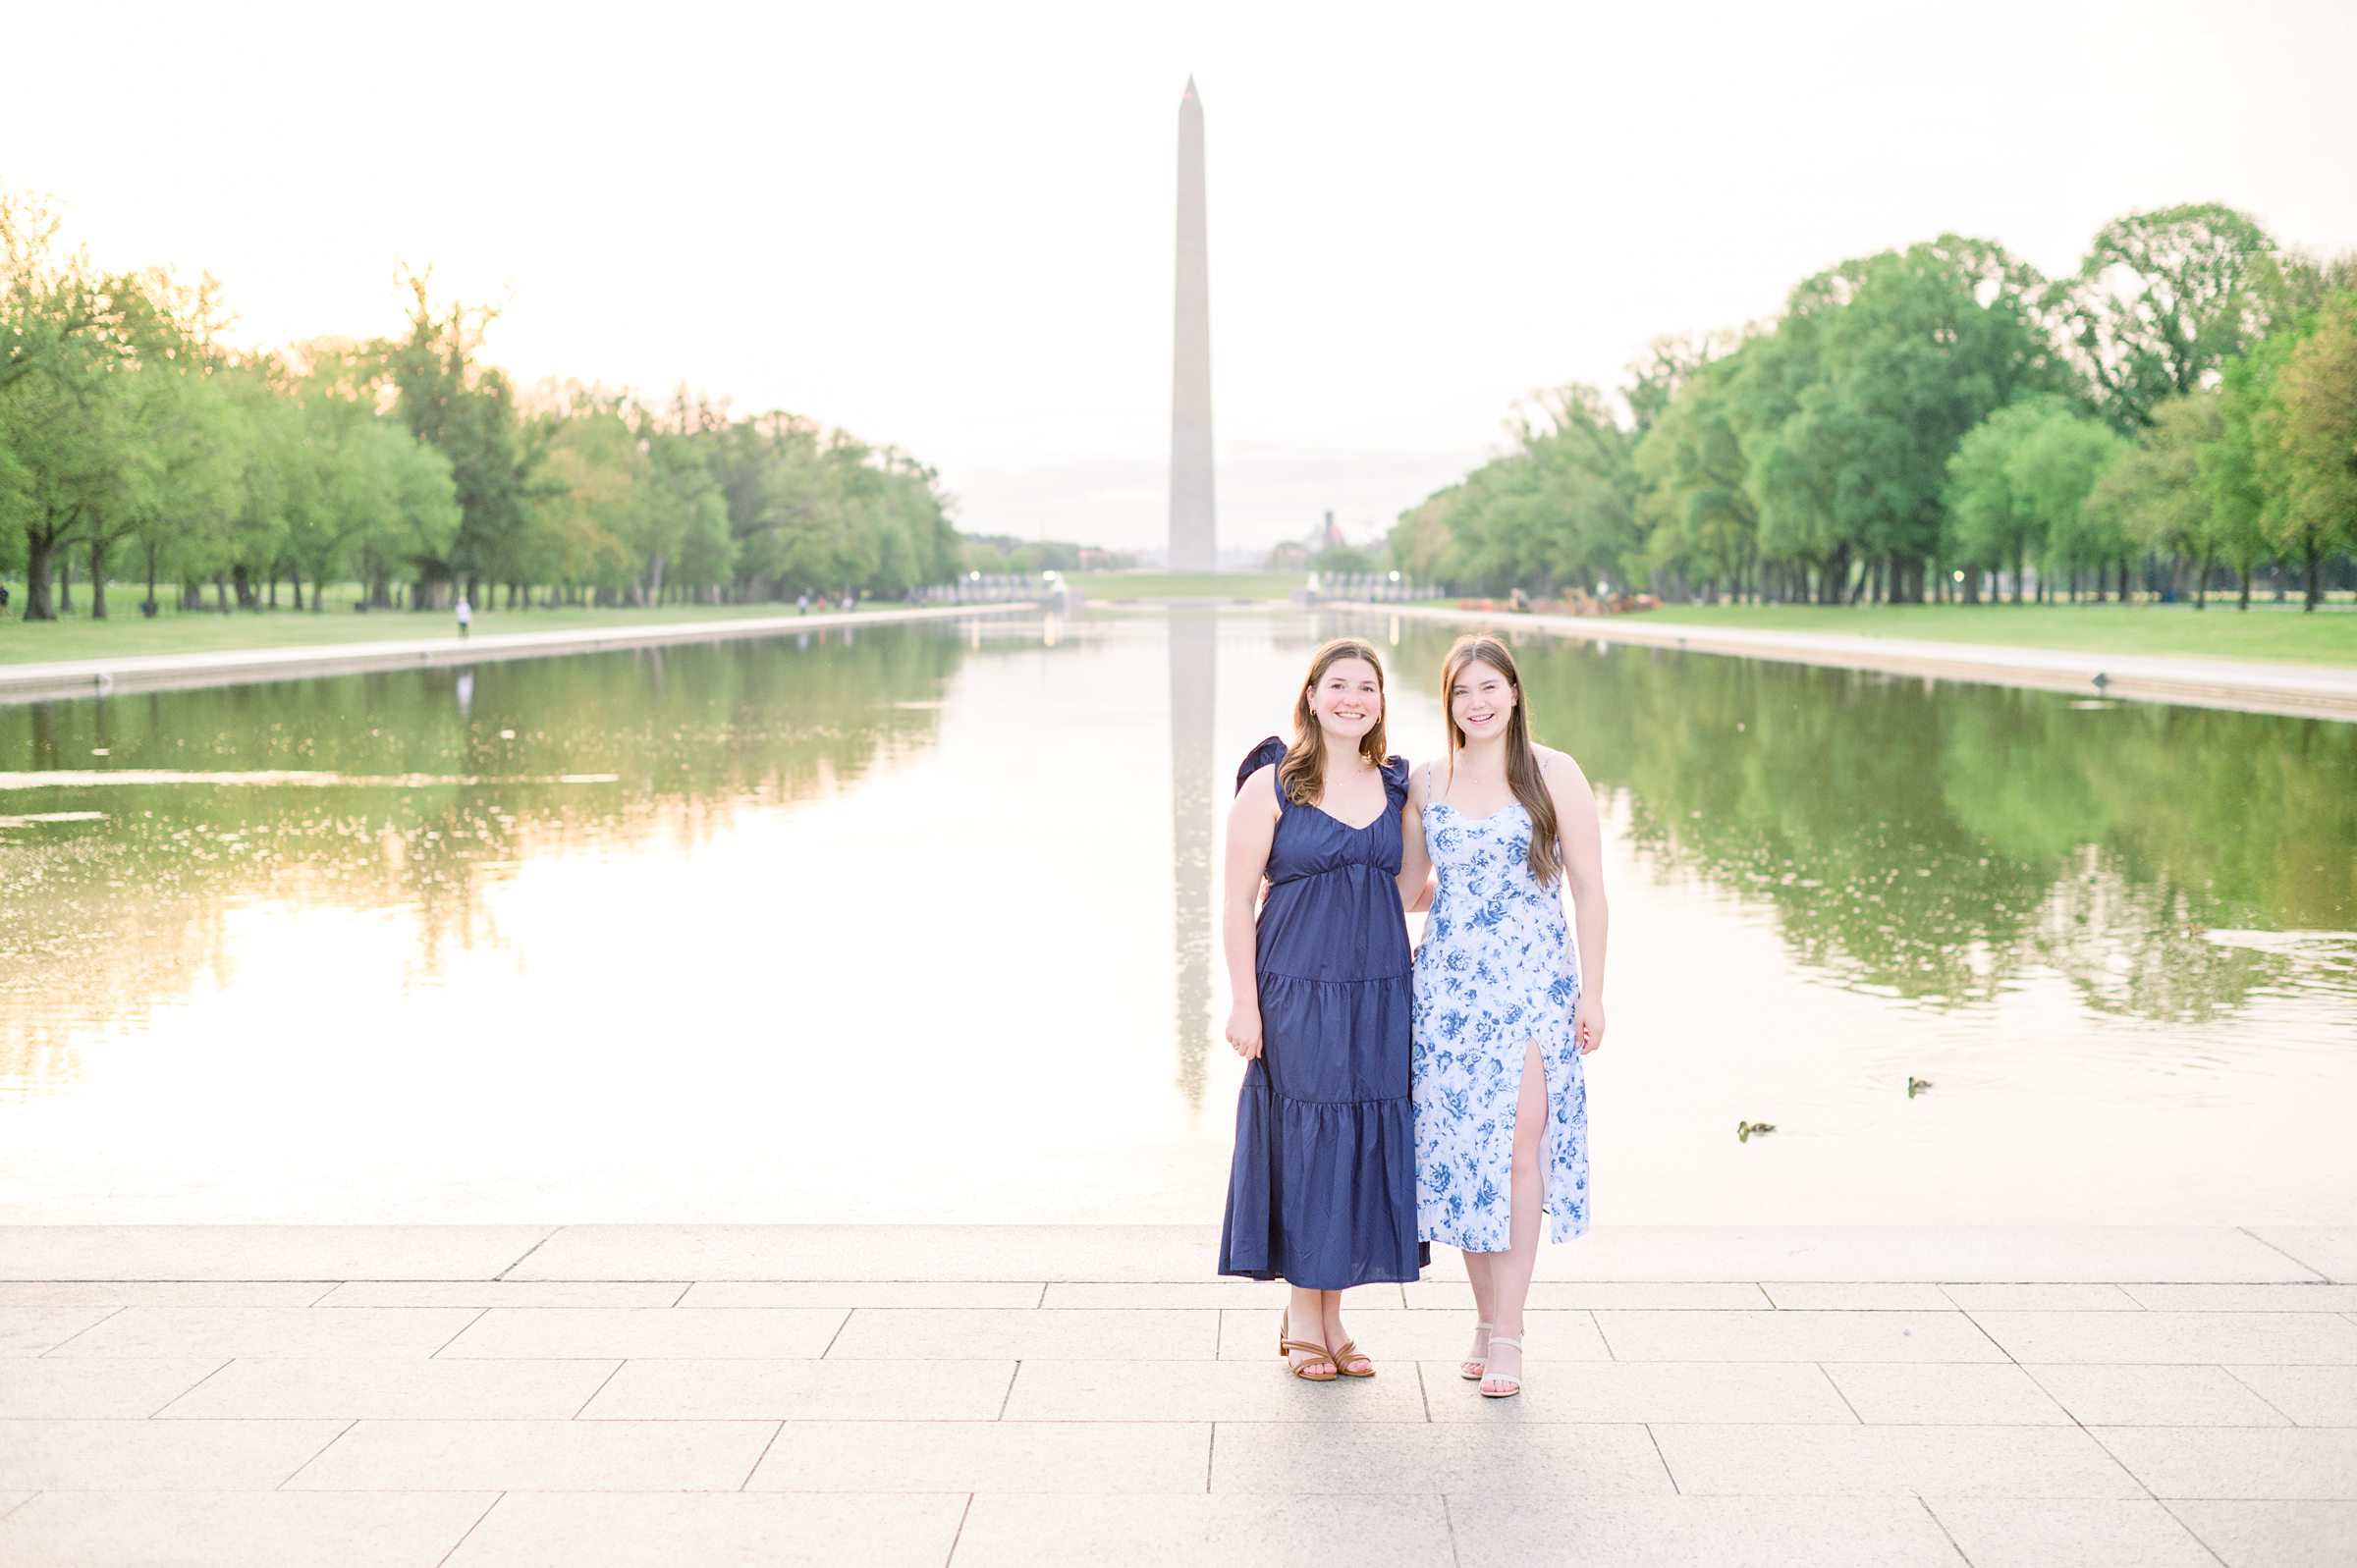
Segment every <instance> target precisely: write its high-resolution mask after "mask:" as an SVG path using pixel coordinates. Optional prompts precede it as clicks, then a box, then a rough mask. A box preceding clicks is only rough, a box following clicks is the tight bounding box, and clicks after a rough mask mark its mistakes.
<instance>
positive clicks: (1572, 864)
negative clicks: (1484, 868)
mask: <svg viewBox="0 0 2357 1568" xmlns="http://www.w3.org/2000/svg"><path fill="white" fill-rule="evenodd" d="M1544 776H1545V778H1546V781H1547V792H1548V794H1549V796H1550V797H1551V798H1552V799H1553V800H1554V801H1555V831H1556V841H1557V842H1558V843H1559V844H1560V845H1561V846H1562V851H1563V892H1564V893H1565V894H1566V895H1567V896H1568V897H1569V898H1570V900H1571V920H1572V929H1573V932H1574V937H1573V940H1574V941H1575V942H1576V943H1577V945H1578V948H1579V1010H1580V1012H1581V1013H1582V1014H1583V1015H1587V1016H1583V1018H1582V1022H1583V1023H1584V1024H1586V1025H1587V1026H1588V1027H1587V1030H1586V1033H1587V1035H1588V1037H1589V1038H1585V1039H1583V1040H1582V1041H1581V1042H1580V1045H1581V1048H1582V1049H1583V1050H1587V1051H1594V1050H1595V1049H1596V1048H1597V1047H1598V1046H1600V1045H1602V1044H1603V1043H1604V953H1605V946H1606V938H1607V936H1608V934H1609V933H1610V931H1611V928H1612V911H1611V908H1610V907H1609V905H1608V903H1607V901H1606V899H1605V895H1604V828H1603V825H1602V824H1601V823H1600V822H1599V821H1598V818H1597V813H1596V792H1595V790H1593V789H1591V788H1590V787H1589V786H1588V778H1587V775H1586V774H1583V773H1581V772H1580V771H1579V764H1578V763H1576V762H1573V761H1572V760H1571V759H1570V758H1569V757H1567V756H1564V755H1563V754H1562V752H1560V751H1558V752H1552V753H1550V754H1549V755H1548V757H1547V767H1546V769H1545V770H1544Z"/></svg>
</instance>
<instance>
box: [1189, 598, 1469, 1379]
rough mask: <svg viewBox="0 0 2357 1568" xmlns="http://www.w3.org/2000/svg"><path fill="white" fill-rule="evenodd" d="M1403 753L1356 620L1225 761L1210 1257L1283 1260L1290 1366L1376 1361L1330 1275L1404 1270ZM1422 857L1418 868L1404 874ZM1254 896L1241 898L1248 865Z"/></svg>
mask: <svg viewBox="0 0 2357 1568" xmlns="http://www.w3.org/2000/svg"><path fill="white" fill-rule="evenodd" d="M1406 803H1407V764H1406V763H1405V762H1404V761H1402V760H1401V759H1399V758H1398V757H1395V756H1392V755H1391V754H1390V753H1389V751H1388V749H1387V748H1386V745H1385V741H1384V692H1383V665H1382V663H1381V661H1380V660H1378V659H1377V657H1376V654H1375V650H1374V649H1373V648H1372V647H1370V646H1369V645H1368V644H1366V643H1364V642H1361V641H1359V640H1358V639H1356V638H1352V637H1343V638H1337V639H1336V640H1334V641H1332V642H1329V643H1327V644H1326V645H1325V646H1323V647H1321V648H1320V649H1318V651H1317V653H1316V655H1315V657H1313V658H1312V659H1311V661H1310V666H1309V675H1308V676H1307V677H1306V678H1305V679H1304V680H1303V682H1302V684H1301V687H1300V689H1299V691H1298V693H1297V694H1296V696H1295V697H1294V701H1293V739H1292V743H1291V744H1290V745H1288V744H1287V743H1286V742H1285V741H1283V740H1281V739H1279V738H1278V737H1276V736H1275V735H1271V736H1270V737H1269V738H1268V739H1266V740H1264V741H1262V742H1261V743H1260V744H1259V745H1257V746H1255V747H1253V748H1252V751H1251V753H1250V754H1249V755H1248V756H1246V757H1245V758H1244V761H1243V766H1242V767H1240V768H1239V769H1237V770H1236V793H1235V804H1234V806H1233V808H1231V810H1230V811H1229V814H1228V845H1227V855H1226V865H1227V892H1226V899H1225V905H1224V908H1223V912H1222V920H1221V928H1220V929H1221V946H1222V947H1223V948H1224V949H1225V951H1226V954H1227V959H1228V977H1229V981H1230V985H1231V989H1232V990H1233V993H1234V997H1235V1007H1234V1010H1233V1013H1231V1014H1230V1016H1229V1020H1228V1042H1229V1044H1230V1045H1232V1046H1233V1047H1234V1048H1235V1050H1236V1053H1237V1054H1239V1055H1241V1056H1243V1057H1244V1059H1245V1063H1246V1065H1245V1068H1244V1081H1243V1087H1242V1090H1241V1092H1240V1093H1239V1094H1238V1096H1237V1100H1236V1108H1235V1154H1234V1159H1233V1165H1232V1167H1231V1169H1230V1173H1229V1179H1228V1215H1227V1219H1226V1222H1225V1223H1224V1225H1223V1226H1222V1229H1221V1236H1220V1272H1222V1273H1224V1274H1242V1275H1244V1276H1246V1277H1248V1278H1252V1279H1284V1280H1286V1281H1287V1282H1288V1283H1289V1284H1290V1285H1291V1286H1292V1295H1291V1298H1290V1300H1289V1303H1288V1308H1287V1311H1286V1315H1285V1320H1284V1322H1283V1324H1282V1325H1281V1327H1280V1329H1279V1332H1278V1353H1279V1354H1280V1355H1282V1356H1284V1357H1286V1360H1287V1364H1288V1367H1289V1368H1290V1369H1291V1371H1292V1374H1293V1376H1294V1377H1296V1378H1303V1379H1308V1380H1310V1381H1312V1382H1331V1381H1333V1380H1334V1379H1335V1378H1336V1377H1338V1376H1340V1377H1346V1378H1372V1377H1373V1376H1375V1367H1374V1364H1373V1363H1372V1362H1371V1361H1369V1360H1368V1359H1367V1358H1366V1357H1365V1356H1363V1355H1361V1354H1359V1353H1358V1350H1357V1347H1356V1346H1355V1345H1354V1344H1353V1343H1352V1342H1351V1340H1350V1338H1349V1337H1348V1335H1347V1334H1345V1333H1344V1331H1343V1291H1344V1290H1345V1289H1347V1288H1349V1287H1350V1286H1352V1285H1361V1284H1373V1283H1377V1282H1385V1283H1390V1282H1397V1281H1401V1280H1408V1279H1413V1278H1415V1277H1416V1275H1417V1273H1418V1272H1419V1271H1421V1269H1422V1267H1423V1264H1424V1258H1425V1249H1424V1248H1423V1247H1421V1246H1419V1245H1418V1244H1417V1241H1416V1213H1415V1211H1416V1173H1415V1157H1414V1143H1413V1139H1414V1114H1413V1111H1412V1109H1411V1107H1410V1102H1409V1098H1408V1096H1409V1073H1408V1005H1409V982H1408V969H1409V964H1410V962H1411V959H1410V955H1409V952H1408V946H1407V922H1406V917H1405V915H1404V913H1403V912H1402V910H1401V907H1400V902H1399V881H1398V879H1399V872H1400V835H1401V832H1402V822H1401V816H1402V813H1403V811H1404V809H1405V807H1406ZM1422 876H1423V873H1422V871H1421V870H1420V869H1419V870H1418V872H1417V877H1418V879H1419V881H1420V880H1421V878H1422ZM1264 878H1265V879H1266V881H1267V885H1268V897H1267V900H1266V902H1265V903H1263V904H1262V905H1261V907H1260V909H1259V912H1258V915H1257V917H1256V916H1255V914H1254V910H1253V904H1254V900H1255V899H1256V898H1257V897H1258V895H1259V893H1260V890H1261V886H1262V882H1263V879H1264Z"/></svg>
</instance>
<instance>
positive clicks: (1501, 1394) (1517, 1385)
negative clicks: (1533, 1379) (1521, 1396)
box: [1479, 1333, 1522, 1399]
mask: <svg viewBox="0 0 2357 1568" xmlns="http://www.w3.org/2000/svg"><path fill="white" fill-rule="evenodd" d="M1500 1345H1511V1346H1513V1347H1514V1348H1515V1349H1516V1350H1520V1349H1521V1348H1522V1341H1521V1340H1519V1339H1509V1338H1507V1336H1506V1335H1504V1334H1499V1333H1494V1334H1492V1335H1490V1347H1491V1348H1492V1349H1496V1348H1497V1347H1498V1346H1500ZM1481 1380H1482V1383H1483V1387H1482V1388H1481V1389H1480V1390H1479V1392H1480V1394H1481V1397H1482V1398H1484V1399H1511V1398H1513V1397H1514V1395H1516V1394H1518V1393H1520V1392H1521V1391H1522V1379H1520V1378H1518V1377H1516V1376H1515V1375H1514V1374H1512V1373H1509V1372H1502V1373H1499V1374H1498V1380H1499V1381H1500V1382H1510V1383H1512V1384H1513V1386H1512V1387H1511V1388H1500V1389H1496V1390H1492V1389H1491V1388H1490V1387H1489V1386H1488V1383H1489V1381H1490V1378H1489V1374H1488V1373H1486V1372H1485V1373H1484V1374H1483V1375H1482V1379H1481Z"/></svg>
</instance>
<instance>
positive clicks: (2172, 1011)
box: [1402, 627, 2357, 1021]
mask: <svg viewBox="0 0 2357 1568" xmlns="http://www.w3.org/2000/svg"><path fill="white" fill-rule="evenodd" d="M1449 640H1450V639H1449V634H1448V633H1445V632H1438V631H1434V630H1431V629H1429V628H1422V627H1419V628H1416V629H1415V630H1414V631H1413V632H1412V633H1411V635H1410V637H1409V638H1408V640H1407V644H1406V646H1404V647H1403V648H1402V655H1403V660H1404V662H1405V664H1406V667H1407V668H1410V669H1419V668H1432V669H1437V668H1438V667H1439V664H1440V659H1441V655H1442V652H1443V651H1444V650H1445V648H1446V647H1447V644H1448V641H1449ZM1517 651H1518V657H1520V659H1521V660H1522V671H1523V677H1524V680H1525V683H1526V685H1527V686H1528V689H1529V693H1530V701H1531V711H1532V716H1533V720H1534V723H1535V728H1536V732H1537V733H1538V734H1539V735H1540V736H1542V737H1544V738H1545V739H1547V740H1549V741H1552V742H1555V743H1557V744H1561V745H1562V746H1564V747H1565V748H1566V749H1568V750H1570V751H1571V752H1573V753H1574V754H1575V755H1576V756H1577V757H1578V759H1579V761H1580V765H1581V766H1582V767H1583V768H1584V769H1586V771H1587V773H1588V775H1589V777H1590V778H1591V779H1593V780H1594V781H1595V783H1596V784H1597V785H1598V788H1599V791H1600V794H1604V795H1607V796H1617V799H1616V800H1614V801H1613V808H1614V809H1615V811H1616V812H1617V813H1618V814H1619V815H1621V816H1622V817H1623V818H1624V821H1625V832H1626V835H1627V837H1628V838H1629V839H1630V841H1631V843H1632V845H1633V846H1634V847H1635V848H1636V849H1637V851H1638V853H1639V854H1640V856H1641V857H1642V858H1643V859H1645V860H1647V861H1649V862H1650V863H1651V864H1652V866H1653V867H1654V868H1655V870H1656V871H1657V873H1658V874H1660V875H1662V876H1664V877H1675V876H1679V875H1689V876H1694V877H1698V878H1701V879H1703V880H1704V881H1705V882H1707V883H1709V884H1711V885H1713V886H1715V887H1718V888H1720V889H1722V890H1725V891H1726V892H1730V893H1732V894H1734V895H1735V896H1736V897H1737V898H1739V899H1741V900H1742V901H1745V902H1747V903H1752V904H1759V905H1765V906H1766V907H1768V908H1769V909H1771V910H1773V911H1774V918H1775V921H1776V925H1777V928H1778V930H1779V931H1780V932H1781V935H1782V937H1783V940H1784V941H1785V942H1786V943H1787V944H1788V945H1789V946H1790V948H1791V950H1792V952H1793V954H1794V956H1795V957H1796V958H1797V959H1798V960H1799V961H1800V962H1801V963H1803V964H1805V965H1807V966H1809V967H1810V968H1812V969H1814V970H1818V971H1821V972H1823V973H1825V974H1828V975H1831V976H1834V977H1836V978H1837V979H1838V980H1839V981H1840V982H1842V983H1843V984H1846V985H1848V986H1851V987H1853V988H1855V989H1858V990H1862V991H1869V992H1876V993H1880V994H1885V995H1893V996H1897V997H1900V998H1904V999H1908V1000H1913V1001H1916V1002H1919V1003H1922V1004H1926V1005H1932V1006H1940V1007H1963V1006H1970V1005H1974V1004H1979V1003H1984V1002H1987V1001H1989V1000H1992V999H1993V998H1995V997H1996V996H1997V995H1998V994H1999V992H2001V990H2004V989H2006V988H2007V987H2008V986H2009V985H2011V984H2012V983H2014V982H2015V981H2017V980H2018V979H2019V978H2020V977H2022V976H2023V975H2024V974H2025V973H2026V972H2028V971H2031V970H2034V969H2039V968H2048V969H2052V970H2054V971H2056V972H2058V973H2060V974H2062V975H2064V976H2066V977H2067V978H2068V979H2069V980H2070V982H2071V983H2072V985H2073V986H2074V987H2075V988H2076V990H2077V991H2078V993H2079V995H2080V996H2081V998H2082V999H2083V1000H2084V1002H2085V1004H2086V1005H2087V1006H2088V1007H2090V1008H2091V1009H2093V1010H2096V1011H2099V1012H2107V1013H2115V1014H2120V1015H2125V1016H2129V1017H2134V1018H2141V1019H2150V1020H2159V1021H2193V1020H2200V1019H2205V1018H2210V1017H2214V1016H2217V1015H2219V1014H2220V1013H2221V1012H2224V1011H2230V1010H2232V1009H2235V1008H2238V1007H2240V1006H2242V1005H2244V1004H2245V1003H2246V1002H2247V1001H2249V1000H2251V999H2252V998H2253V996H2254V995H2255V994H2257V993H2259V992H2261V991H2263V990H2266V989H2269V988H2273V987H2275V986H2277V985H2280V984H2283V983H2286V982H2288V981H2290V980H2292V979H2294V978H2297V979H2298V980H2299V981H2300V983H2301V984H2302V985H2308V984H2315V983H2322V984H2325V985H2327V986H2329V987H2332V988H2334V989H2339V990H2343V991H2346V990H2350V989H2351V957H2352V954H2351V952H2350V950H2349V945H2348V944H2346V943H2340V942H2332V941H2325V942H2300V941H2296V940H2294V941H2286V942H2273V943H2252V942H2246V941H2243V940H2241V939H2239V938H2237V937H2236V936H2235V935H2234V933H2237V932H2241V931H2256V932H2263V933H2300V932H2308V933H2320V934H2321V933H2346V932H2349V931H2351V930H2352V929H2357V726H2352V725H2345V724H2330V723H2327V722H2324V721H2321V720H2301V719H2283V718H2274V717H2269V716H2263V715H2256V714H2242V713H2227V712H2220V711H2215V710H2209V709H2199V708H2177V707H2165V706H2161V705H2158V704H2139V703H2114V704H2108V705H2102V706H2097V705H2093V704H2080V705H2074V704H2073V703H2072V701H2071V700H2070V699H2069V698H2067V697H2066V696H2063V695H2061V694H2057V693H2054V692H2045V691H2024V690H2016V689H2011V688H2007V687H2001V686H1983V685H1962V684H1946V683H1943V684H1931V683H1927V682H1924V681H1920V680H1914V679H1906V678H1897V677H1891V676H1879V675H1874V674H1869V673H1862V672H1854V671H1841V670H1826V669H1816V668H1811V667H1807V666H1797V665H1781V664H1770V663H1763V662H1756V661H1752V660H1744V659H1731V658H1724V657H1716V656H1711V655H1704V654H1678V653H1672V652H1668V651H1659V650H1653V649H1636V648H1628V647H1621V648H1617V649H1613V650H1610V651H1599V650H1598V649H1596V648H1595V647H1593V646H1591V645H1585V644H1579V643H1572V642H1566V641H1562V640H1560V639H1555V638H1549V637H1528V638H1525V639H1524V640H1522V641H1521V642H1520V643H1518V644H1517Z"/></svg>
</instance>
